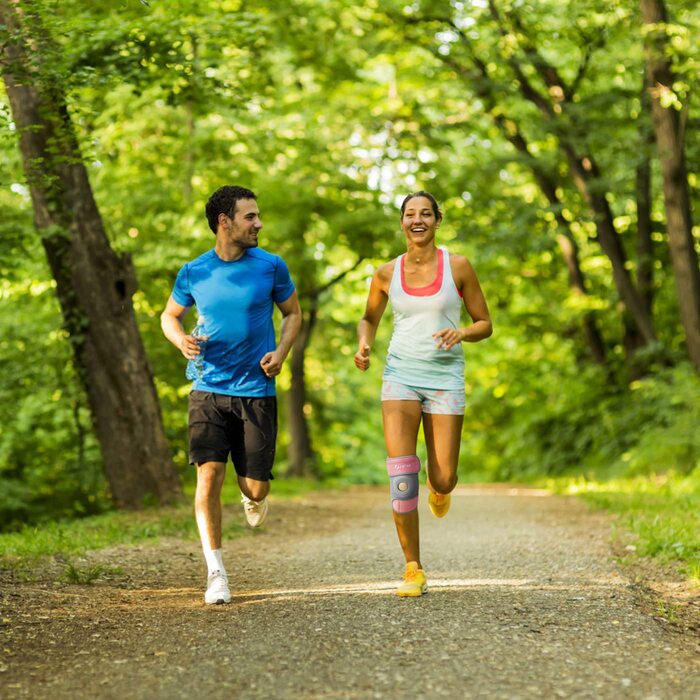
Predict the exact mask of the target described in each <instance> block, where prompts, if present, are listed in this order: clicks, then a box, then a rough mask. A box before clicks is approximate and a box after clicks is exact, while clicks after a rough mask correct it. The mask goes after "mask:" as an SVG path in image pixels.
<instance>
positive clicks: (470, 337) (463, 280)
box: [433, 255, 493, 350]
mask: <svg viewBox="0 0 700 700" xmlns="http://www.w3.org/2000/svg"><path fill="white" fill-rule="evenodd" d="M450 266H451V268H452V276H453V278H454V281H455V285H456V287H457V289H458V290H459V291H460V292H461V293H462V298H463V300H464V308H465V309H466V310H467V313H468V314H469V316H470V317H471V319H472V324H471V325H470V326H464V327H462V328H443V329H442V330H440V331H438V332H437V333H434V334H433V337H434V338H435V339H436V340H437V341H438V342H437V346H438V348H444V349H445V350H449V349H450V348H452V347H453V346H455V345H456V344H457V343H461V342H465V343H478V342H479V341H480V340H484V339H485V338H488V337H489V336H491V335H492V334H493V324H492V323H491V315H490V314H489V308H488V306H487V304H486V299H485V298H484V293H483V292H482V291H481V285H480V284H479V278H478V277H477V276H476V272H475V270H474V268H473V267H472V264H471V263H470V262H469V260H467V259H466V258H464V257H462V256H461V255H451V256H450Z"/></svg>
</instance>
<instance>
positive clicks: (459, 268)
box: [449, 253, 474, 274]
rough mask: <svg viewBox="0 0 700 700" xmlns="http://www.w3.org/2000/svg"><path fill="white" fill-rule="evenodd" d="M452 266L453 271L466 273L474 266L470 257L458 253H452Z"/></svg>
mask: <svg viewBox="0 0 700 700" xmlns="http://www.w3.org/2000/svg"><path fill="white" fill-rule="evenodd" d="M449 255H450V267H451V268H452V272H458V273H465V274H468V273H469V272H470V271H471V270H473V269H474V268H473V267H472V264H471V263H470V262H469V258H467V257H465V256H464V255H457V254H456V253H450V254H449Z"/></svg>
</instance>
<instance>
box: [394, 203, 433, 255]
mask: <svg viewBox="0 0 700 700" xmlns="http://www.w3.org/2000/svg"><path fill="white" fill-rule="evenodd" d="M439 224H440V219H438V218H437V217H436V216H435V212H434V211H433V203H432V202H431V201H430V200H429V199H428V198H427V197H413V198H411V199H409V200H408V202H407V203H406V208H405V209H404V212H403V215H402V216H401V228H402V229H403V232H404V234H405V235H406V238H407V239H408V241H409V243H417V244H418V245H423V244H425V243H427V242H429V241H432V240H433V239H434V238H435V230H436V229H437V227H438V226H439Z"/></svg>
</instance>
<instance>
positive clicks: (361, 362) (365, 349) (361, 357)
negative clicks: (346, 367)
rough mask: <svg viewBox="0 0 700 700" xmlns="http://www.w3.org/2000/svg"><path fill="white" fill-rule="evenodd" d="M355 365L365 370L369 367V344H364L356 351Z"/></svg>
mask: <svg viewBox="0 0 700 700" xmlns="http://www.w3.org/2000/svg"><path fill="white" fill-rule="evenodd" d="M355 367H357V369H359V370H362V371H363V372H366V371H367V370H368V369H369V345H366V344H365V345H363V346H362V347H361V348H360V349H359V350H358V351H357V352H356V353H355Z"/></svg>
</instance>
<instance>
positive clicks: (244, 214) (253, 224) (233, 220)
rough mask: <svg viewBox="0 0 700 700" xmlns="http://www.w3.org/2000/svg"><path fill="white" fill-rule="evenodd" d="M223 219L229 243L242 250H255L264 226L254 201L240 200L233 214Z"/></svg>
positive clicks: (224, 216)
mask: <svg viewBox="0 0 700 700" xmlns="http://www.w3.org/2000/svg"><path fill="white" fill-rule="evenodd" d="M223 218H224V227H225V231H226V234H227V238H228V240H229V242H231V243H234V244H236V245H239V246H240V247H241V248H255V247H256V246H257V245H258V233H259V231H260V229H261V228H262V226H263V225H262V221H260V210H259V209H258V203H257V202H256V201H255V200H254V199H239V200H238V201H237V202H236V206H235V209H234V212H233V214H231V216H226V215H225V214H224V215H223Z"/></svg>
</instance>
